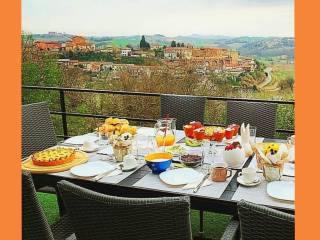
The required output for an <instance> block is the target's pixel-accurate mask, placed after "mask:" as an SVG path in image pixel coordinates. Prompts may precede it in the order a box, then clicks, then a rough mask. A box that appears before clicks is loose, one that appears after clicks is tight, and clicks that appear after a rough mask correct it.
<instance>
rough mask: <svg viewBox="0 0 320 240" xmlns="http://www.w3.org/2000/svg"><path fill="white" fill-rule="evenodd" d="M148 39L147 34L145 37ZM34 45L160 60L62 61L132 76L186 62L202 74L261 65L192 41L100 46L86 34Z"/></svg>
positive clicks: (89, 69) (176, 68)
mask: <svg viewBox="0 0 320 240" xmlns="http://www.w3.org/2000/svg"><path fill="white" fill-rule="evenodd" d="M143 38H144V37H143ZM34 45H35V46H36V47H37V48H38V49H39V50H41V51H47V52H50V53H56V54H62V53H69V54H72V53H81V54H90V53H99V54H106V55H110V56H112V57H114V58H115V59H120V58H129V59H133V58H143V59H151V60H156V61H157V64H153V65H148V66H146V65H142V64H132V63H130V64H125V63H116V62H113V61H110V62H109V61H80V60H78V59H69V58H60V59H58V63H59V64H61V65H63V66H66V67H68V68H81V69H83V71H86V72H91V73H100V72H114V73H116V72H117V71H119V70H124V69H125V70H126V71H128V72H130V73H131V74H132V75H140V74H147V75H148V74H150V73H151V72H161V71H165V70H167V69H171V70H173V71H176V72H177V73H178V72H179V69H181V68H184V67H185V66H186V65H188V66H191V67H192V68H193V69H194V71H195V72H196V73H198V74H199V75H207V74H210V73H213V72H215V73H219V72H228V73H231V74H233V75H235V76H238V75H239V74H241V73H243V72H252V71H254V70H255V69H256V67H257V65H256V63H255V61H254V59H252V58H250V57H244V56H240V54H239V52H237V51H235V50H230V49H227V48H217V47H201V48H200V47H194V46H193V45H191V44H188V43H187V44H184V43H181V44H180V43H177V44H176V43H175V42H174V44H171V46H165V45H160V44H150V45H149V46H148V47H147V48H141V47H133V46H126V47H122V48H120V47H117V46H114V45H104V46H99V47H97V46H96V45H95V44H94V43H92V42H90V41H89V40H88V39H86V38H85V37H82V36H71V37H70V38H69V39H68V40H67V41H47V40H37V41H34Z"/></svg>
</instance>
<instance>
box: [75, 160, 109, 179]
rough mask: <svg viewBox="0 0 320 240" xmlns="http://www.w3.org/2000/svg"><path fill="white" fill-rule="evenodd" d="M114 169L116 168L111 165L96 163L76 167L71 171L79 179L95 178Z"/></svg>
mask: <svg viewBox="0 0 320 240" xmlns="http://www.w3.org/2000/svg"><path fill="white" fill-rule="evenodd" d="M114 169H115V166H112V165H111V164H109V163H106V162H102V161H94V162H88V163H85V164H81V165H78V166H75V167H73V168H71V169H70V172H71V173H72V174H73V175H76V176H79V177H93V176H96V175H99V174H101V173H105V172H109V171H112V170H114Z"/></svg>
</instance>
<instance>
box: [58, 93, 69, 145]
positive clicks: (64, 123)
mask: <svg viewBox="0 0 320 240" xmlns="http://www.w3.org/2000/svg"><path fill="white" fill-rule="evenodd" d="M59 93H60V110H61V112H62V114H61V117H62V127H63V135H64V139H66V138H67V136H68V122H67V114H66V103H65V98H64V91H63V90H62V89H60V90H59Z"/></svg>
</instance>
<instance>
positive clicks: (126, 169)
mask: <svg viewBox="0 0 320 240" xmlns="http://www.w3.org/2000/svg"><path fill="white" fill-rule="evenodd" d="M137 167H138V164H135V165H133V166H129V167H124V166H123V164H122V166H120V168H121V170H122V171H123V172H130V171H132V170H134V169H136V168H137Z"/></svg>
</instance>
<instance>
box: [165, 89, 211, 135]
mask: <svg viewBox="0 0 320 240" xmlns="http://www.w3.org/2000/svg"><path fill="white" fill-rule="evenodd" d="M205 104H206V99H205V97H197V96H185V95H171V94H162V95H161V117H166V116H167V115H169V117H171V118H176V119H177V122H176V127H177V129H179V130H182V129H183V125H185V124H188V123H189V122H191V121H199V122H202V123H203V122H204V111H205Z"/></svg>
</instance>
